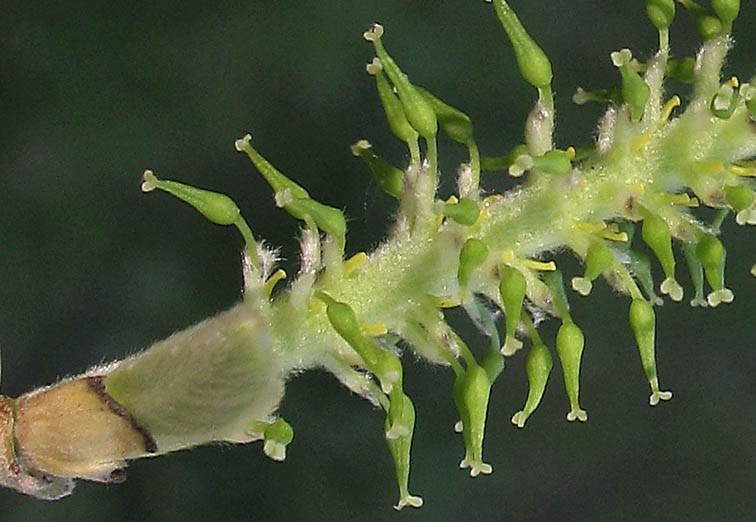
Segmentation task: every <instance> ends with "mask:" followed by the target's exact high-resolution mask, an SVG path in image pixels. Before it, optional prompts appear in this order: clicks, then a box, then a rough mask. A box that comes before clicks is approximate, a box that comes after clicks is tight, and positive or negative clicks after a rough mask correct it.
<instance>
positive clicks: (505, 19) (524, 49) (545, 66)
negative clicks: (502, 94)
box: [494, 0, 552, 89]
mask: <svg viewBox="0 0 756 522" xmlns="http://www.w3.org/2000/svg"><path fill="white" fill-rule="evenodd" d="M494 7H495V8H496V14H497V16H498V17H499V21H500V22H501V25H502V26H503V27H504V31H506V33H507V36H508V37H509V41H510V42H512V47H513V48H514V52H515V59H516V60H517V67H518V68H519V69H520V74H522V77H523V78H524V79H525V81H526V82H528V83H529V84H530V85H532V86H533V87H536V88H539V89H541V88H545V87H549V86H550V85H551V78H552V72H551V62H550V61H549V59H548V57H547V56H546V53H544V52H543V49H541V48H540V47H539V46H538V44H537V43H536V42H535V40H533V38H531V36H530V35H529V34H528V33H527V31H526V30H525V28H524V27H523V26H522V23H521V22H520V20H519V18H517V15H516V14H515V12H514V11H513V10H512V9H511V8H510V7H509V5H507V3H506V2H504V1H503V0H497V1H496V2H494Z"/></svg>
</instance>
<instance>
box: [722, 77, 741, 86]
mask: <svg viewBox="0 0 756 522" xmlns="http://www.w3.org/2000/svg"><path fill="white" fill-rule="evenodd" d="M725 83H726V84H727V85H729V86H730V87H732V88H733V89H737V88H738V87H739V86H740V80H738V77H737V76H732V77H731V78H730V79H729V80H727V81H726V82H725Z"/></svg>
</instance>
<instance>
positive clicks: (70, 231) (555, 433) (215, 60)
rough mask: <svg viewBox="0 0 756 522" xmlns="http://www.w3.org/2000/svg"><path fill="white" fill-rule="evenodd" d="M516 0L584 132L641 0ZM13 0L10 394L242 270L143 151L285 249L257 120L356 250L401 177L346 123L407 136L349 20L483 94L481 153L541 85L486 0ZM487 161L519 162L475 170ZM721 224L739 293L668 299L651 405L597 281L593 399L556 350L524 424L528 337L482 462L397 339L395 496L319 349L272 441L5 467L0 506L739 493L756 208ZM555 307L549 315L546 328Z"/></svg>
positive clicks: (573, 140)
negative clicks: (399, 471) (247, 145)
mask: <svg viewBox="0 0 756 522" xmlns="http://www.w3.org/2000/svg"><path fill="white" fill-rule="evenodd" d="M743 3H744V6H743V9H742V10H743V14H742V15H741V18H740V19H739V20H738V21H737V22H736V25H735V32H736V36H737V39H738V46H737V47H736V48H735V50H734V52H733V53H732V55H731V58H730V60H729V63H728V67H727V72H728V74H729V73H735V72H737V73H739V74H740V75H741V77H742V78H748V77H749V76H750V75H751V74H752V73H753V71H754V66H755V65H756V60H755V59H754V56H753V52H752V50H753V49H754V47H756V33H754V32H753V31H751V30H750V28H751V27H752V23H753V18H754V11H756V7H754V4H753V2H748V1H744V2H743ZM513 4H514V7H515V8H517V9H518V11H519V12H520V15H521V18H522V19H523V21H524V22H525V23H526V25H527V26H528V27H529V28H530V30H531V32H532V34H533V35H534V36H535V38H536V39H537V40H538V41H539V42H540V43H541V45H542V46H543V47H544V49H545V50H546V52H547V53H548V54H549V56H550V57H551V59H552V62H553V64H554V73H555V80H554V88H555V91H556V101H557V104H558V109H559V110H560V112H559V114H558V124H559V127H558V131H557V141H558V144H559V145H560V146H562V147H566V146H568V145H572V144H575V145H577V144H580V143H581V142H582V140H585V139H588V138H589V137H590V136H591V135H592V133H593V132H594V125H595V120H596V118H597V117H598V116H599V114H600V108H599V107H582V108H578V107H576V106H574V105H572V103H571V101H570V98H571V95H572V93H573V92H574V89H575V87H576V86H577V85H582V86H585V87H586V88H591V87H603V86H608V85H609V84H611V83H613V82H616V80H617V73H616V70H614V69H613V67H612V66H611V64H610V61H609V53H610V52H611V51H613V50H616V49H619V48H622V47H625V46H628V47H631V48H632V49H634V50H635V52H636V55H638V56H639V57H640V58H644V57H647V56H649V55H650V53H651V52H653V47H654V46H655V42H656V34H655V31H654V30H653V28H652V27H651V25H650V24H649V23H647V22H646V21H645V16H644V12H643V2H641V1H639V0H638V1H635V0H632V1H631V0H621V1H613V2H605V1H602V0H582V1H580V2H571V1H568V0H561V1H556V0H552V1H548V2H545V1H544V2H524V1H513ZM2 11H3V15H2V17H0V106H1V107H2V112H1V113H0V143H1V145H0V244H1V247H0V347H2V356H3V361H2V362H3V365H2V366H3V369H4V371H3V378H2V391H3V393H4V394H6V395H11V396H16V395H19V394H21V393H24V392H26V391H28V390H30V389H32V388H34V387H35V386H39V385H43V384H47V383H50V382H54V381H55V380H57V379H58V378H60V377H63V376H66V375H71V374H75V373H77V372H81V371H83V370H84V369H86V368H87V367H88V366H89V365H92V364H94V363H98V362H102V361H108V360H112V359H114V358H117V357H122V356H124V355H126V354H129V353H132V352H133V351H134V350H135V349H137V348H140V347H144V346H147V345H149V344H150V343H151V342H152V341H154V340H157V339H160V338H163V337H165V336H167V335H169V334H170V333H171V332H173V331H176V330H178V329H181V328H184V327H186V326H188V325H190V324H192V323H194V322H196V321H198V320H201V319H202V318H204V317H206V316H208V315H210V314H213V313H215V312H217V311H219V310H222V309H224V308H226V307H228V306H230V305H231V304H232V303H234V302H235V301H237V300H238V299H239V298H240V292H239V288H240V274H239V269H238V264H239V256H238V251H239V249H240V246H241V240H240V238H239V237H238V236H237V234H236V232H235V231H234V230H231V229H225V228H220V227H216V226H214V225H211V224H209V223H208V222H206V221H204V220H203V219H202V218H201V217H200V216H199V215H198V214H197V213H196V212H194V211H193V210H191V209H189V208H188V207H186V206H184V205H183V204H181V203H179V202H177V201H175V200H172V199H170V198H169V197H167V196H166V195H164V194H151V195H143V194H141V193H140V190H139V182H140V175H141V173H142V171H143V170H144V169H145V168H151V169H153V170H155V172H156V173H157V174H158V175H159V176H162V177H166V178H173V179H180V180H183V181H185V182H188V183H192V184H195V185H198V186H202V187H206V188H212V189H215V190H219V191H223V192H225V193H228V194H230V195H232V197H234V199H235V200H236V201H237V203H238V204H239V206H240V207H241V208H242V209H243V212H244V214H245V216H246V217H247V219H248V221H249V223H250V225H251V227H252V229H253V230H254V231H255V233H256V235H257V236H258V237H261V238H265V239H266V240H268V241H270V242H271V243H273V244H277V245H281V246H282V253H283V255H284V256H285V258H286V261H285V267H287V268H288V270H287V271H288V272H289V273H293V272H295V271H296V261H297V244H296V241H295V239H294V237H295V235H296V233H297V230H298V227H299V225H298V224H297V223H296V222H295V221H294V220H293V219H291V218H289V217H288V215H286V214H285V213H284V212H282V211H281V210H280V209H277V208H275V206H274V204H273V201H272V197H271V193H270V191H269V189H268V187H267V186H266V185H265V184H264V183H263V182H262V180H261V179H260V178H259V176H258V175H257V174H256V172H255V170H254V169H253V167H252V166H251V164H249V162H248V161H247V159H246V158H245V157H243V156H242V155H240V154H238V153H236V152H235V151H234V147H233V143H234V140H235V139H236V138H238V137H240V136H242V135H243V134H244V133H246V132H251V133H252V135H253V136H254V140H255V141H254V143H255V146H256V147H258V148H259V150H260V151H261V152H262V153H263V154H264V155H265V156H267V157H268V158H269V159H270V160H271V161H272V162H273V163H274V164H275V165H277V166H278V167H279V168H280V169H281V170H282V171H283V172H285V173H287V174H288V175H290V176H291V177H292V178H294V179H296V180H297V181H299V182H300V183H302V184H304V185H305V186H306V187H307V188H308V190H309V191H310V192H311V194H313V196H314V197H316V198H317V199H320V200H322V201H324V202H326V203H328V204H332V205H336V206H341V207H343V208H344V209H345V210H346V212H347V214H348V216H349V218H350V222H349V225H350V229H349V245H348V248H349V252H350V253H353V252H355V251H358V250H361V249H367V248H370V247H371V246H373V245H375V244H376V243H377V242H378V241H380V240H381V238H382V237H383V234H384V233H385V230H386V222H387V219H388V217H389V216H390V215H391V212H392V209H393V206H392V205H393V204H392V202H391V201H390V200H389V198H387V197H385V196H384V195H383V194H382V193H381V192H380V191H379V190H378V189H377V188H376V186H375V184H374V183H373V182H372V181H371V180H370V177H369V175H368V172H367V170H366V169H365V167H364V166H363V165H362V164H361V163H360V162H359V161H358V160H356V159H355V158H353V157H352V156H351V154H350V152H349V145H350V144H352V143H354V142H355V141H356V140H358V139H360V138H367V139H369V140H370V141H371V142H372V143H373V145H374V147H375V149H376V150H377V151H378V152H379V153H381V154H383V155H384V156H386V157H387V158H389V159H391V160H392V161H393V162H395V163H396V164H403V163H404V162H405V161H406V152H405V150H404V148H403V146H402V145H401V144H399V143H398V142H396V140H394V139H393V138H392V136H391V134H390V132H389V130H388V127H387V125H386V123H385V120H384V117H383V115H382V111H381V108H380V104H379V102H378V98H377V95H376V93H375V90H374V82H373V80H372V79H371V78H370V77H368V76H367V75H366V74H365V72H364V64H365V63H366V62H368V61H369V60H370V59H371V58H372V56H373V55H372V52H371V47H370V46H369V45H368V44H367V43H366V42H364V41H363V40H362V36H361V35H362V32H363V31H364V30H365V29H366V28H367V27H368V26H369V24H370V23H372V22H374V21H380V22H381V23H383V24H384V25H385V27H386V35H385V39H384V41H385V44H386V46H387V48H388V49H389V51H390V52H391V53H392V54H393V56H394V57H395V59H397V60H398V62H399V63H400V64H401V66H402V67H403V68H404V70H405V71H407V72H409V74H410V75H411V78H412V79H413V81H415V82H416V83H419V84H422V85H423V86H425V87H426V88H428V89H430V90H431V91H433V92H434V93H436V94H437V95H438V96H439V97H441V98H443V99H445V100H447V101H448V102H449V103H452V104H454V105H456V106H458V107H460V108H462V109H464V110H465V111H466V112H467V113H468V114H469V115H470V116H471V117H472V119H473V122H474V123H475V125H476V132H477V135H478V142H479V145H480V148H481V150H482V152H483V154H488V155H491V154H498V153H504V152H506V151H508V150H510V149H511V147H512V146H514V145H515V144H516V143H518V142H519V141H520V140H521V135H522V121H523V118H524V117H525V115H526V113H527V111H528V110H529V107H530V105H531V104H532V102H533V99H534V92H533V90H532V89H531V88H530V87H529V86H528V85H527V84H525V82H524V81H522V80H521V79H520V78H519V76H518V74H517V72H516V67H515V63H514V58H513V53H512V51H511V48H510V46H509V44H508V43H507V41H506V39H505V38H504V35H503V32H502V31H501V28H500V26H499V23H498V21H497V20H496V18H495V16H494V14H493V8H492V7H491V6H490V5H488V4H486V3H484V2H483V1H475V2H468V1H462V0H456V1H450V0H438V1H434V2H426V1H407V0H361V1H359V2H319V1H312V0H298V1H296V2H291V1H278V2H260V1H252V2H245V3H235V2H228V3H222V2H191V1H189V2H187V1H184V2H167V1H166V2H144V1H134V0H131V1H129V2H120V1H114V2H95V1H91V2H66V3H56V4H55V5H47V4H46V3H42V2H19V1H13V0H11V1H4V2H2ZM694 33H695V32H694V30H693V27H692V24H691V23H690V20H689V19H688V17H687V16H686V14H685V13H684V12H678V16H677V19H676V20H675V24H674V26H673V32H672V43H673V47H674V49H675V51H676V52H677V54H678V55H682V54H690V53H692V52H694V51H695V48H696V45H697V44H696V39H695V34H694ZM671 89H672V90H673V91H674V92H680V93H682V94H684V93H685V92H686V90H685V88H684V87H683V86H681V85H677V84H672V85H671ZM440 150H441V169H442V170H443V172H444V174H445V184H444V185H443V187H442V190H443V191H444V194H446V195H448V194H449V192H450V191H451V188H452V179H453V173H454V171H455V167H456V165H457V164H458V163H459V162H460V161H463V160H464V157H465V156H464V151H463V150H462V149H461V148H459V147H458V146H456V144H454V143H451V142H449V141H448V140H442V142H441V144H440ZM485 185H486V186H487V187H489V188H490V189H492V190H493V189H497V190H501V189H504V188H506V187H508V186H510V182H509V181H508V180H507V179H505V176H503V175H501V174H488V175H486V176H485ZM725 231H726V237H727V240H726V241H725V243H726V244H727V245H728V248H729V249H730V250H729V257H728V265H729V266H728V273H727V277H728V283H729V284H730V286H731V287H733V288H734V289H735V292H736V296H737V297H736V300H735V302H734V303H733V304H732V305H730V306H723V307H720V308H717V309H715V310H701V309H690V308H689V307H688V306H686V305H683V304H671V303H668V304H666V305H665V306H664V307H663V308H661V309H659V310H658V319H657V321H658V325H659V328H658V362H659V368H660V375H661V379H662V383H663V385H664V386H665V387H668V388H671V389H672V390H673V391H674V392H675V398H674V399H673V401H672V402H671V403H669V404H664V405H662V406H660V407H658V408H655V409H650V408H649V407H648V403H647V397H648V390H647V384H646V382H645V379H644V376H643V373H642V370H641V367H640V363H639V361H638V356H637V351H636V348H635V346H634V341H633V338H632V334H631V332H630V329H629V327H628V326H627V323H626V320H625V318H626V312H627V301H626V300H625V299H624V298H617V297H616V296H614V295H612V292H611V291H610V290H608V289H607V287H606V285H604V284H598V285H597V286H596V288H595V290H594V292H593V295H592V296H591V297H590V298H589V299H579V298H578V297H577V296H574V297H572V304H573V308H574V316H575V317H576V320H577V321H578V322H579V323H580V324H581V325H582V326H583V327H584V330H585V332H586V337H587V347H586V350H585V354H584V360H583V373H582V389H581V392H582V393H581V395H582V397H581V398H582V403H583V406H584V407H586V409H587V410H588V412H589V414H590V421H589V422H588V423H587V424H585V425H572V424H568V423H567V422H566V421H565V420H564V416H565V413H566V411H567V401H566V399H565V397H564V392H563V386H562V380H561V375H560V373H561V372H560V371H559V367H558V366H556V367H555V371H554V372H553V373H552V377H551V380H550V384H549V387H548V389H547V392H546V395H545V398H544V401H543V403H542V405H541V406H540V409H539V410H538V411H537V412H536V414H535V415H534V416H533V417H531V419H530V420H529V421H528V425H527V427H526V428H525V429H524V430H518V429H517V428H515V427H514V426H512V424H511V423H510V420H509V419H510V417H511V415H512V413H513V412H515V411H517V410H518V409H520V407H521V405H522V403H523V401H524V397H525V395H526V392H527V380H526V377H525V374H524V368H523V365H524V354H522V353H521V354H518V355H517V356H516V357H514V358H512V359H511V360H510V361H509V362H508V369H507V370H506V371H505V373H504V374H503V375H502V377H501V378H500V379H499V381H498V382H497V386H496V387H495V388H494V390H493V395H492V399H491V406H490V413H489V422H488V426H487V437H486V446H485V458H486V460H487V461H489V462H491V463H492V464H493V466H494V469H495V471H494V474H493V475H491V476H490V477H480V478H478V479H476V480H472V479H470V478H469V477H468V475H467V473H466V472H464V471H461V470H459V469H457V464H458V462H459V460H460V458H461V457H462V453H463V449H462V443H461V440H460V437H459V436H458V435H457V434H455V433H454V432H453V430H452V425H453V424H454V422H455V420H456V415H455V411H454V407H453V404H452V400H451V385H452V374H451V372H449V371H444V370H440V369H437V368H432V367H429V366H428V365H427V364H424V363H422V362H417V361H415V360H414V357H413V356H412V355H411V354H407V355H406V356H405V361H406V368H407V369H406V378H405V381H406V390H407V392H408V394H409V395H410V396H412V398H413V400H414V401H415V405H416V408H417V412H418V413H417V427H416V430H415V443H414V449H413V468H412V477H411V489H412V491H413V492H415V493H417V494H421V495H423V496H424V498H425V502H426V505H425V507H423V508H422V509H421V510H419V511H415V510H411V509H407V510H405V511H403V512H401V513H398V514H397V513H396V512H394V510H393V509H392V508H391V506H392V504H393V503H395V502H396V496H397V495H396V486H395V483H394V477H393V469H392V464H391V460H390V457H389V454H388V451H387V450H386V448H385V443H384V441H383V438H382V426H383V415H382V414H381V413H380V412H377V411H374V410H373V409H372V408H371V407H370V405H368V404H367V403H365V402H364V401H361V400H359V399H357V398H356V397H354V396H350V394H349V393H348V392H347V391H346V390H344V389H343V388H342V387H341V386H340V385H339V384H338V383H337V382H336V380H335V379H333V378H332V377H330V376H329V375H327V374H325V373H323V372H318V371H311V372H308V373H306V374H304V375H301V376H298V377H296V378H293V379H292V380H291V382H290V384H289V386H288V388H287V395H286V398H285V399H284V402H283V404H282V407H281V412H282V414H283V415H284V417H285V418H286V419H288V420H289V422H291V424H292V425H293V426H294V429H295V440H294V442H293V443H292V445H291V446H290V448H289V455H288V458H287V460H286V462H285V463H282V464H279V463H274V462H272V461H270V460H268V459H267V458H265V457H264V456H263V454H262V451H261V447H260V446H259V445H251V446H209V447H203V448H198V449H195V450H192V451H184V452H180V453H177V454H173V455H169V456H163V457H160V458H157V459H147V460H142V461H137V462H133V463H132V464H131V466H130V468H129V479H128V481H127V482H126V483H125V484H122V485H113V486H103V485H99V484H93V483H88V482H83V481H82V482H79V484H78V486H77V488H76V490H75V492H74V495H73V496H71V497H68V498H66V499H64V500H62V501H59V502H56V503H46V502H42V501H36V500H33V499H30V498H26V497H23V496H21V495H19V494H16V493H14V492H11V491H5V490H4V491H0V520H2V521H3V522H16V521H24V522H32V521H38V520H39V521H42V520H44V521H45V522H53V521H72V520H77V521H78V520H82V521H86V520H108V521H110V522H116V521H131V520H145V521H148V520H149V521H153V520H154V521H166V522H167V521H190V520H202V521H210V520H224V521H225V520H261V521H290V520H291V521H294V520H308V521H309V520H312V521H330V520H340V521H382V520H391V521H395V520H417V521H420V520H423V521H425V520H429V521H431V520H432V521H454V520H476V521H494V520H496V521H498V520H527V521H551V520H575V521H577V520H579V521H594V520H595V521H607V520H612V521H618V520H670V521H671V520H687V521H689V520H706V521H739V520H748V519H752V518H753V516H754V513H756V497H754V495H753V490H754V485H755V484H756V414H755V409H754V404H755V403H756V401H755V400H756V384H755V379H754V376H756V357H755V356H754V333H756V330H755V329H754V322H755V321H754V319H755V318H756V307H755V303H756V279H754V278H753V277H751V276H749V275H748V269H749V268H750V266H751V265H752V264H753V263H754V262H755V261H756V231H754V230H744V229H742V228H739V229H738V228H737V227H736V226H735V225H734V224H732V222H731V221H728V223H727V225H725ZM560 259H561V261H560V263H561V264H562V266H563V267H565V268H566V269H567V270H568V271H573V272H574V271H579V270H580V268H579V266H578V265H577V264H576V263H575V262H574V261H573V260H572V259H570V258H569V256H565V255H562V256H561V257H560ZM681 267H682V265H681ZM680 273H682V269H681V270H680ZM681 279H682V278H681ZM686 281H687V279H686ZM689 296H690V292H688V296H687V297H688V298H689ZM686 302H687V299H686ZM455 320H458V321H459V324H462V323H464V321H463V320H462V318H459V317H458V318H456V319H455ZM556 326H557V325H556V324H551V323H549V324H546V325H544V336H545V338H546V339H553V334H554V331H555V329H556ZM465 335H468V336H469V335H470V332H469V331H467V333H465ZM469 338H470V339H471V340H472V339H474V337H469Z"/></svg>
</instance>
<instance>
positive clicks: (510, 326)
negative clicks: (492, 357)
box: [499, 265, 527, 356]
mask: <svg viewBox="0 0 756 522" xmlns="http://www.w3.org/2000/svg"><path fill="white" fill-rule="evenodd" d="M526 290H527V281H526V280H525V276H524V275H522V273H521V272H520V271H519V270H517V269H516V268H514V267H511V266H508V265H504V266H503V267H502V269H501V282H500V283H499V294H500V295H501V302H502V303H503V305H504V313H505V314H506V316H507V319H506V339H505V341H504V346H502V348H501V354H502V355H506V356H510V355H513V354H514V353H515V352H516V351H517V350H519V349H520V348H522V342H521V341H519V340H518V339H517V338H516V337H515V332H516V331H517V326H518V325H519V324H520V316H521V315H522V301H523V299H525V292H526Z"/></svg>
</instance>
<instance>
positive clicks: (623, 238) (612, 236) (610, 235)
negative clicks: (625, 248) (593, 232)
mask: <svg viewBox="0 0 756 522" xmlns="http://www.w3.org/2000/svg"><path fill="white" fill-rule="evenodd" d="M601 237H603V238H604V239H608V240H609V241H617V242H619V243H627V240H628V239H630V238H628V237H627V232H610V231H608V230H607V231H604V232H602V233H601Z"/></svg>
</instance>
